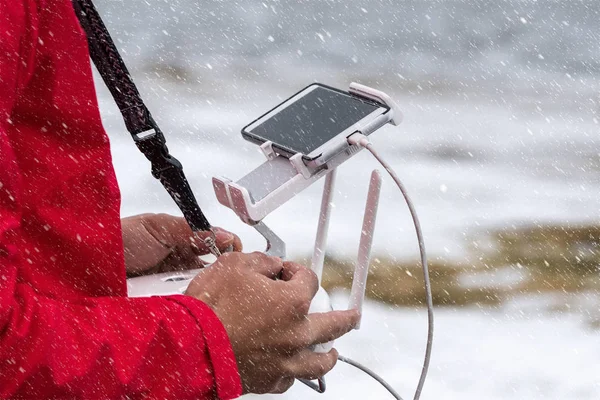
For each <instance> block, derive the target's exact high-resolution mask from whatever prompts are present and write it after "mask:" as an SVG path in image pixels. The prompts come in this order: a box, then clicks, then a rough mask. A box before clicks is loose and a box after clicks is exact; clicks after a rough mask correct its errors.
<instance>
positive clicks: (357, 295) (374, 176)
mask: <svg viewBox="0 0 600 400" xmlns="http://www.w3.org/2000/svg"><path fill="white" fill-rule="evenodd" d="M380 193H381V174H380V173H379V171H378V170H374V171H373V172H372V173H371V183H370V184H369V194H368V196H367V205H366V206H365V214H364V217H363V225H362V231H361V234H360V243H359V245H358V257H357V260H356V266H355V267H354V277H353V279H352V289H351V291H350V303H349V304H348V308H349V309H356V310H358V311H359V313H360V315H361V319H362V307H363V301H364V299H365V290H366V288H367V277H368V274H369V262H370V261H371V246H372V244H373V233H374V231H375V220H376V219H377V209H378V208H379V195H380ZM359 328H360V320H359V322H358V325H357V326H356V329H359Z"/></svg>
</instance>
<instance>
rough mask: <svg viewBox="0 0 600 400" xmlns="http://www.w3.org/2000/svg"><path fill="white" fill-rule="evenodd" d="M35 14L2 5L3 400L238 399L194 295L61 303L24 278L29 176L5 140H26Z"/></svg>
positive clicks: (234, 375) (216, 330)
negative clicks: (18, 118) (24, 109)
mask: <svg viewBox="0 0 600 400" xmlns="http://www.w3.org/2000/svg"><path fill="white" fill-rule="evenodd" d="M60 1H61V2H62V3H65V4H66V3H69V2H68V0H60ZM57 2H58V0H56V1H54V2H51V1H48V2H47V3H57ZM51 6H52V4H50V5H48V7H51ZM37 7H38V4H37V2H35V1H33V0H23V1H13V0H0V94H1V95H0V398H9V397H14V398H27V399H42V398H52V399H59V398H66V399H73V398H86V399H94V398H97V399H113V398H119V399H121V398H128V399H135V398H153V399H171V398H172V399H187V398H194V399H213V398H220V399H232V398H235V397H238V396H240V395H241V383H240V377H239V374H238V371H237V366H236V361H235V358H234V355H233V351H232V349H231V345H230V343H229V339H228V337H227V333H226V331H225V329H224V327H223V325H222V324H221V322H220V321H219V319H218V318H217V316H216V315H215V314H214V312H213V311H212V310H211V309H210V308H209V307H208V306H207V305H205V304H204V303H202V302H200V301H198V300H196V299H193V298H191V297H187V296H169V297H153V298H146V299H130V298H127V297H116V296H115V297H81V298H77V299H74V298H72V297H69V300H62V299H61V297H60V296H47V295H42V294H40V292H39V291H37V290H36V289H35V287H33V286H32V285H31V284H30V283H29V282H28V281H27V277H26V276H24V274H23V271H24V270H25V269H24V265H27V262H29V261H31V260H30V259H29V256H28V255H27V254H24V253H23V250H22V246H21V242H20V241H19V237H20V235H21V233H22V232H23V231H24V230H26V227H24V226H23V215H24V212H25V211H24V206H23V204H24V203H23V200H22V199H23V197H24V196H25V193H24V189H23V187H24V182H25V180H26V179H28V176H24V174H23V173H22V170H21V168H20V167H19V162H18V157H17V156H16V150H15V148H14V147H13V146H12V145H11V140H10V139H9V137H8V134H7V132H9V131H10V132H13V133H14V134H15V135H18V134H19V132H18V131H17V132H15V126H14V121H12V120H11V110H12V109H13V107H14V105H15V102H16V101H17V98H18V95H19V92H20V91H21V90H22V88H23V86H24V85H25V83H26V82H27V79H28V76H29V75H31V74H32V73H33V71H32V68H33V64H32V58H31V57H30V55H31V54H33V52H32V51H31V48H32V46H33V44H32V43H35V42H37V40H36V38H35V29H36V24H37V23H38V15H37V12H36V9H37ZM53 12H54V11H53ZM56 12H59V11H56ZM29 195H30V194H29ZM48 263H50V261H48Z"/></svg>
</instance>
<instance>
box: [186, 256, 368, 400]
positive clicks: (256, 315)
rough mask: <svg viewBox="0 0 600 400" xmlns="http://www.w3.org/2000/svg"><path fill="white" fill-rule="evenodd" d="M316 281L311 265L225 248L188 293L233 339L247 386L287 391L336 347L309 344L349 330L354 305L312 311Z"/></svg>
mask: <svg viewBox="0 0 600 400" xmlns="http://www.w3.org/2000/svg"><path fill="white" fill-rule="evenodd" d="M318 288H319V282H318V279H317V277H316V275H315V274H314V272H312V271H311V270H310V269H308V268H306V267H303V266H301V265H299V264H295V263H292V262H283V261H281V259H279V258H276V257H269V256H267V255H265V254H263V253H251V254H244V253H227V254H223V255H222V256H221V257H219V258H218V259H217V261H216V262H215V263H213V264H212V265H211V267H210V268H207V269H205V270H202V271H201V272H200V273H199V274H198V275H197V276H196V277H195V278H194V279H193V280H192V282H191V283H190V285H189V286H188V288H187V291H186V294H187V295H189V296H193V297H196V298H197V299H199V300H202V301H203V302H205V303H206V304H208V305H209V306H210V307H211V308H212V309H213V310H214V311H215V313H216V314H217V316H218V317H219V319H220V320H221V322H222V323H223V325H224V326H225V329H226V330H227V333H228V335H229V339H230V341H231V344H232V347H233V351H234V353H235V356H236V360H237V364H238V370H239V372H240V375H241V378H242V385H243V387H244V393H283V392H285V391H286V390H287V389H289V388H290V386H292V384H293V383H294V379H295V378H305V379H316V378H318V377H321V376H323V375H325V374H326V373H327V372H328V371H330V370H331V369H332V368H333V367H334V365H335V363H336V361H337V351H336V350H335V349H332V350H331V351H329V352H328V353H315V352H313V351H310V350H309V349H308V347H309V346H311V345H314V344H320V343H326V342H329V341H331V340H335V339H336V338H338V337H340V336H342V335H343V334H345V333H346V332H348V331H349V330H351V329H352V328H353V327H354V326H355V325H356V324H357V323H358V320H359V314H358V312H357V311H356V310H349V311H332V312H328V313H315V314H310V315H308V309H309V307H310V302H311V299H312V298H313V297H314V295H315V293H316V292H317V290H318Z"/></svg>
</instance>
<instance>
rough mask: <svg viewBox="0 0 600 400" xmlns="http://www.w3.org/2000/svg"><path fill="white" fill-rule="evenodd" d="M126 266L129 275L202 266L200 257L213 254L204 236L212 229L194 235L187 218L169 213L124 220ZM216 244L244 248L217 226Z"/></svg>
mask: <svg viewBox="0 0 600 400" xmlns="http://www.w3.org/2000/svg"><path fill="white" fill-rule="evenodd" d="M121 226H122V230H123V246H124V248H125V267H126V269H127V275H128V276H135V275H142V274H151V273H158V272H167V271H177V270H186V269H194V268H201V267H203V266H204V263H203V262H202V260H200V259H199V258H198V256H201V255H204V254H209V253H210V251H209V250H208V248H207V247H206V245H205V244H204V239H205V238H206V237H208V236H209V235H211V233H210V232H200V233H199V234H198V237H194V235H193V233H192V230H191V228H190V227H189V225H188V224H187V222H186V221H185V219H184V218H182V217H175V216H172V215H168V214H141V215H135V216H133V217H127V218H123V219H122V220H121ZM215 233H216V245H217V247H218V248H219V249H220V250H221V251H224V250H225V249H227V248H229V247H232V248H233V251H241V250H242V242H241V241H240V239H239V238H238V237H237V236H236V235H234V234H232V233H230V232H227V231H225V230H223V229H220V228H215Z"/></svg>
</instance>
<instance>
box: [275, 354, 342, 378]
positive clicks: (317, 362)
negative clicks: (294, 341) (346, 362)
mask: <svg viewBox="0 0 600 400" xmlns="http://www.w3.org/2000/svg"><path fill="white" fill-rule="evenodd" d="M337 356H338V352H337V350H336V349H331V350H330V351H329V352H328V353H315V352H314V351H310V350H308V349H305V350H302V351H301V352H299V353H297V354H296V355H294V356H293V357H291V358H289V359H288V360H286V361H285V363H284V366H283V369H284V371H285V373H286V374H289V375H290V376H293V377H294V378H302V379H317V378H320V377H322V376H324V375H325V374H326V373H328V372H329V371H331V369H332V368H333V367H334V366H335V364H336V362H337Z"/></svg>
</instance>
